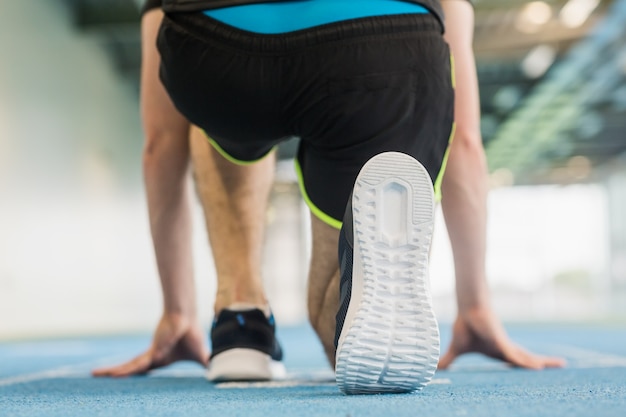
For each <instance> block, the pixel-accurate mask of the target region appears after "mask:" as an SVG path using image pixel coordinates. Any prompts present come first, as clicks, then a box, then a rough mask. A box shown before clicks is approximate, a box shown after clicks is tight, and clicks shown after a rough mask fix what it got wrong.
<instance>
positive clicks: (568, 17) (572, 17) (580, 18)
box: [559, 0, 600, 29]
mask: <svg viewBox="0 0 626 417" xmlns="http://www.w3.org/2000/svg"><path fill="white" fill-rule="evenodd" d="M598 4H600V0H570V1H568V2H567V4H565V6H563V8H562V9H561V13H559V19H560V20H561V22H562V23H563V24H564V25H565V26H567V27H569V28H572V29H573V28H577V27H580V26H582V25H583V24H584V23H585V22H586V21H587V19H589V16H591V13H593V11H594V10H595V9H596V7H598Z"/></svg>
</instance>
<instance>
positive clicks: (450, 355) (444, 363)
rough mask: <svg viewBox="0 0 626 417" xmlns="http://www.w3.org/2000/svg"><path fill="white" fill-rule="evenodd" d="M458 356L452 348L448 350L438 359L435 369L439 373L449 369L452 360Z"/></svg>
mask: <svg viewBox="0 0 626 417" xmlns="http://www.w3.org/2000/svg"><path fill="white" fill-rule="evenodd" d="M458 356H459V355H458V354H457V353H455V352H454V351H453V350H452V348H450V349H448V351H447V352H446V354H445V355H443V356H442V357H441V358H440V359H439V364H438V365H437V369H439V370H440V371H442V370H445V369H448V368H449V367H450V365H451V364H452V362H454V360H455V359H456V358H457V357H458Z"/></svg>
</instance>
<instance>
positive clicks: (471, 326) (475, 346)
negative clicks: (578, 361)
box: [439, 309, 565, 369]
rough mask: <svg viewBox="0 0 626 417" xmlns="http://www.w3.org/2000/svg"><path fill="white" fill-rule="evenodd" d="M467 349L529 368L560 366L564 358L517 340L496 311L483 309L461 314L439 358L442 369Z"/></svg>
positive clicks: (469, 351)
mask: <svg viewBox="0 0 626 417" xmlns="http://www.w3.org/2000/svg"><path fill="white" fill-rule="evenodd" d="M464 353H481V354H483V355H486V356H488V357H490V358H494V359H498V360H501V361H503V362H506V363H508V364H510V365H512V366H515V367H519V368H527V369H544V368H560V367H563V366H565V360H564V359H562V358H556V357H548V356H541V355H537V354H534V353H531V352H528V351H526V350H525V349H523V348H521V347H519V346H517V345H516V344H514V343H513V342H512V341H511V340H510V339H509V337H508V336H507V334H506V331H505V330H504V328H503V327H502V325H501V324H500V322H499V321H498V319H497V318H496V316H495V314H494V313H493V311H491V310H488V309H480V310H477V311H472V312H469V313H464V314H459V315H458V316H457V319H456V321H455V323H454V326H453V328H452V342H451V343H450V347H449V348H448V352H447V353H446V354H445V355H443V356H442V358H441V360H440V361H439V369H447V368H448V367H449V366H450V364H452V362H454V360H455V359H456V358H457V357H459V356H460V355H463V354H464Z"/></svg>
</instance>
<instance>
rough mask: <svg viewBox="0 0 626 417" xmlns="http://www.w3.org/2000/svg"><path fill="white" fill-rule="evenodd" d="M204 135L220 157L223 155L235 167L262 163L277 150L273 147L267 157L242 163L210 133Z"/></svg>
mask: <svg viewBox="0 0 626 417" xmlns="http://www.w3.org/2000/svg"><path fill="white" fill-rule="evenodd" d="M202 133H204V136H206V138H207V140H208V141H209V143H210V144H211V146H213V148H214V149H215V150H216V151H217V153H219V154H220V155H222V156H223V157H224V159H226V160H227V161H229V162H232V163H233V164H235V165H241V166H247V165H253V164H256V163H257V162H259V161H262V160H263V159H265V158H267V156H268V155H269V154H271V153H272V152H273V151H274V150H276V148H277V147H276V146H274V147H272V149H270V150H269V152H268V153H266V154H265V155H263V156H262V157H260V158H259V159H255V160H252V161H242V160H239V159H237V158H234V157H232V156H231V155H229V154H228V153H227V152H226V151H225V150H224V149H223V148H222V147H221V146H220V145H219V144H218V143H217V142H216V141H215V139H213V138H212V137H210V136H209V134H208V133H206V132H205V131H204V130H203V131H202Z"/></svg>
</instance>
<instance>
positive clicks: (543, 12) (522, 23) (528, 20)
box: [515, 1, 552, 33]
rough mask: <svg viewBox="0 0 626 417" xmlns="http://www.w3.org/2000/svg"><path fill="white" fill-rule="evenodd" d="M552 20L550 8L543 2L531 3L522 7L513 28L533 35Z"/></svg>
mask: <svg viewBox="0 0 626 417" xmlns="http://www.w3.org/2000/svg"><path fill="white" fill-rule="evenodd" d="M550 19H552V7H550V5H549V4H547V3H545V2H543V1H533V2H530V3H528V4H526V5H525V6H524V8H523V9H522V11H521V13H520V14H519V15H518V17H517V21H516V22H515V26H516V27H517V29H518V30H519V31H520V32H524V33H535V32H537V31H538V30H539V29H540V27H541V26H543V25H545V24H546V23H548V22H549V21H550Z"/></svg>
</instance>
